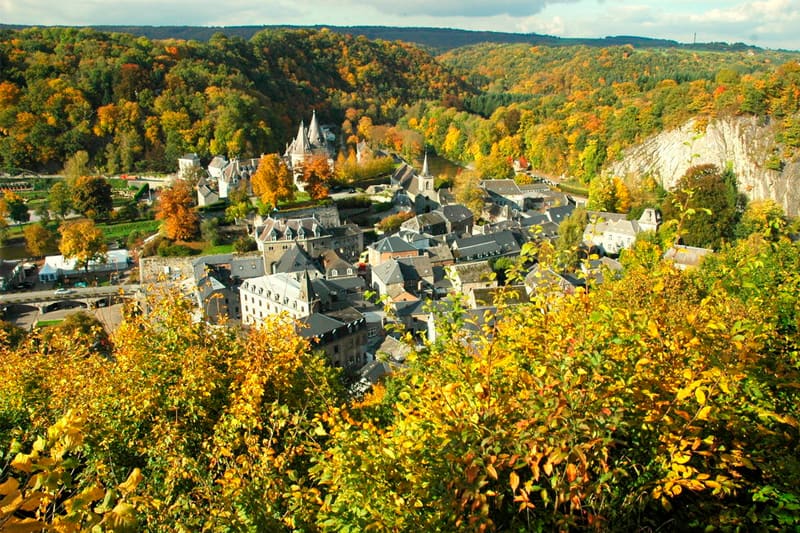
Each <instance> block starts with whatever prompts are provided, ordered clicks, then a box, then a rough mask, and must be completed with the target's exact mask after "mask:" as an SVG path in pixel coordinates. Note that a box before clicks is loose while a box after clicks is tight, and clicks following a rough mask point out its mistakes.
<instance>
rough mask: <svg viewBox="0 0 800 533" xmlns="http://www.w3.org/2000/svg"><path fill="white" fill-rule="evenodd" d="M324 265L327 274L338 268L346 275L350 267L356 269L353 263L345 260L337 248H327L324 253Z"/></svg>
mask: <svg viewBox="0 0 800 533" xmlns="http://www.w3.org/2000/svg"><path fill="white" fill-rule="evenodd" d="M322 265H323V267H324V268H325V272H326V274H327V273H330V272H331V271H332V270H336V271H337V272H339V273H341V274H345V275H346V273H347V269H348V268H350V269H353V271H355V267H354V266H353V264H352V263H350V262H348V261H345V260H344V259H343V258H342V256H341V255H339V252H337V251H336V250H325V252H323V253H322Z"/></svg>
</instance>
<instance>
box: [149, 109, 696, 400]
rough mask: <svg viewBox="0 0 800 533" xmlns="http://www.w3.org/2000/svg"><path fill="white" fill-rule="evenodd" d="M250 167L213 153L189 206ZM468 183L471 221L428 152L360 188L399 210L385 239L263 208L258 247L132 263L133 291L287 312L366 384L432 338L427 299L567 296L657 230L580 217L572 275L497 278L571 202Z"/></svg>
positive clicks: (307, 150)
mask: <svg viewBox="0 0 800 533" xmlns="http://www.w3.org/2000/svg"><path fill="white" fill-rule="evenodd" d="M331 137H332V135H331V134H330V132H328V131H323V130H322V128H320V127H319V125H318V123H317V120H316V116H315V115H314V116H313V117H312V120H311V122H310V124H309V126H308V127H305V126H304V125H303V124H302V123H301V124H300V126H299V129H298V134H297V137H296V138H295V139H294V140H293V141H292V142H291V143H290V144H289V145H288V146H287V150H286V153H285V154H284V157H283V159H284V161H285V162H286V164H287V165H288V166H289V167H290V168H291V169H293V171H294V176H295V184H296V186H298V188H301V187H302V186H303V184H302V182H300V181H299V180H298V176H299V175H300V174H299V173H298V172H297V169H298V168H300V167H301V166H302V163H303V161H304V160H305V159H306V158H308V157H311V156H312V155H313V156H319V155H320V154H326V155H327V156H328V157H330V158H331V159H332V157H333V155H332V151H331V149H330V145H331V144H332V143H331V142H330V140H331ZM363 149H364V151H366V150H367V149H366V148H363ZM257 164H258V160H257V159H256V160H246V161H240V160H236V159H234V160H231V161H228V160H227V159H226V158H224V157H215V158H214V159H213V160H212V161H211V163H210V164H209V166H208V168H207V177H204V178H202V179H201V180H200V181H199V182H198V185H197V188H196V192H197V203H198V204H199V205H208V204H209V203H214V202H218V201H220V200H221V199H225V198H226V197H227V195H228V193H229V191H231V190H234V189H235V188H237V187H242V186H245V187H247V186H248V180H249V178H250V176H251V175H252V173H253V172H254V171H255V169H256V167H257ZM199 165H200V162H199V158H197V156H196V155H194V154H188V155H187V156H185V157H183V158H182V159H181V160H180V163H179V168H180V170H179V175H187V174H190V173H196V172H197V170H198V168H199ZM521 170H522V169H520V171H521ZM480 188H481V193H482V196H483V199H484V207H483V211H482V213H481V215H480V217H479V218H478V219H477V220H476V216H475V214H474V213H473V212H472V211H471V210H470V209H469V208H467V207H466V206H465V205H462V204H459V203H456V202H455V199H454V197H453V194H452V192H451V191H450V190H449V189H439V190H436V189H435V188H434V176H432V175H431V173H430V172H429V169H428V160H427V155H426V156H425V158H424V160H423V163H422V168H421V169H419V170H417V169H415V168H413V167H412V166H411V165H410V164H408V163H406V162H402V163H400V164H399V166H398V167H397V169H396V170H395V171H394V173H393V174H392V175H391V177H390V178H389V180H388V183H386V184H379V185H372V186H370V187H368V188H367V189H366V190H365V192H364V193H365V194H367V195H369V196H375V195H381V196H380V197H379V198H386V196H387V195H388V197H389V198H391V201H392V204H393V209H394V210H395V211H396V212H400V213H407V217H409V218H408V219H407V220H405V221H404V222H402V224H401V225H400V227H399V230H398V231H396V232H394V233H391V234H382V235H376V236H375V237H374V238H373V240H372V242H365V234H368V235H371V234H373V232H367V231H365V230H370V229H372V228H363V227H359V226H358V225H356V224H354V223H352V222H350V221H349V220H348V218H347V216H346V215H347V210H340V209H339V207H337V205H336V203H327V204H325V205H318V206H309V207H304V208H300V209H291V210H286V211H280V210H275V211H273V212H272V213H270V214H268V215H266V216H263V215H258V214H255V215H252V216H251V217H250V218H249V219H248V220H247V221H246V225H247V227H248V228H249V231H250V235H251V236H252V238H253V239H254V240H255V242H256V246H257V250H256V251H253V252H250V253H228V254H217V255H211V256H201V257H178V258H176V257H158V256H153V257H143V258H141V259H140V262H139V280H138V281H139V283H140V284H141V286H142V287H148V286H152V285H154V284H163V283H165V282H166V283H171V284H174V285H175V286H178V287H180V288H181V290H182V291H183V293H184V294H187V295H189V296H190V297H191V299H192V301H193V302H194V305H195V308H196V319H197V320H205V321H208V322H210V323H215V324H218V323H224V324H227V325H228V326H229V327H242V328H249V327H257V326H258V324H259V323H260V322H261V321H262V320H263V319H264V318H265V317H266V316H268V315H274V314H278V313H285V314H287V315H288V316H290V317H292V318H293V319H295V320H297V322H298V323H299V324H301V328H300V333H301V335H303V336H304V337H306V338H308V339H311V340H312V342H313V344H314V346H315V349H318V350H322V351H324V352H325V354H326V356H327V358H328V360H329V361H330V363H331V364H332V365H333V366H335V367H340V368H343V369H344V370H346V371H347V372H348V374H349V375H351V376H353V377H354V378H355V380H356V381H357V382H358V383H361V384H362V385H364V386H369V385H370V384H371V383H375V382H376V381H377V380H378V379H379V378H380V377H381V376H382V375H384V374H386V373H387V372H390V371H391V369H392V368H393V367H394V366H396V365H402V364H403V361H404V359H405V357H406V356H407V354H408V353H409V351H410V350H412V347H410V346H409V345H408V344H407V343H403V342H400V341H399V338H400V337H401V336H403V335H405V334H410V338H411V339H415V340H416V342H422V340H423V339H428V340H434V339H435V338H436V336H437V331H436V324H437V320H436V314H437V311H436V309H437V305H436V302H437V301H441V300H444V299H446V298H448V296H449V295H458V296H459V297H461V298H463V302H464V303H465V305H466V306H467V307H468V312H469V313H470V314H471V315H472V316H474V317H476V318H477V319H480V317H483V316H484V315H485V313H486V312H487V311H489V312H490V313H489V315H491V311H492V310H493V306H494V305H495V299H496V297H497V296H498V295H499V294H500V293H501V292H502V293H503V294H505V295H506V296H507V295H508V294H512V295H513V297H514V299H515V300H516V301H525V300H526V299H528V298H530V296H531V295H532V294H534V293H535V292H536V291H558V292H564V293H570V292H573V291H574V290H575V289H576V288H578V287H586V286H587V282H589V280H591V282H592V283H595V282H598V281H602V279H603V277H604V276H609V275H612V276H613V275H614V273H615V272H618V271H619V270H621V268H622V267H621V265H620V263H619V262H618V261H617V260H616V259H615V258H616V257H617V256H618V255H619V253H620V251H621V250H623V249H624V248H628V247H630V246H632V245H633V243H634V241H635V239H636V236H637V235H638V234H639V233H640V232H644V231H655V230H656V229H657V228H658V225H659V222H660V219H659V216H658V213H657V212H656V211H655V210H653V209H646V210H645V211H644V213H643V214H642V215H641V217H640V218H639V219H638V220H627V219H626V218H625V215H622V214H616V213H601V212H590V213H589V216H590V221H591V222H590V223H589V224H588V225H587V226H586V228H585V230H584V232H583V239H582V243H581V247H582V249H583V250H584V251H585V258H587V260H586V261H584V262H583V263H582V265H583V266H582V267H581V269H580V270H578V271H577V272H555V271H553V270H551V269H549V268H547V269H540V268H539V265H538V264H537V263H536V261H535V258H531V257H527V262H526V263H524V264H523V266H524V268H525V269H526V270H525V272H524V273H523V274H524V275H522V276H520V279H512V280H508V281H507V280H506V279H505V277H506V276H505V272H504V271H503V270H502V269H503V268H504V267H505V266H508V265H510V264H514V263H515V262H519V260H520V259H519V258H520V256H521V254H522V253H523V249H525V248H526V245H527V244H528V243H534V244H535V243H537V242H541V241H542V240H554V239H556V238H557V237H558V226H559V224H561V223H562V222H563V221H564V220H565V219H567V218H568V217H569V216H570V215H571V214H572V213H573V211H574V210H575V209H576V207H578V206H579V205H581V203H582V202H583V200H582V199H580V198H575V197H573V196H571V195H568V194H564V193H561V192H558V191H555V190H553V189H552V188H551V187H550V186H549V185H548V184H546V183H532V184H529V185H518V184H517V182H515V181H514V180H511V179H498V180H484V181H482V182H481V184H480ZM671 253H672V259H673V261H675V263H676V264H677V265H678V266H680V267H684V266H687V265H688V266H691V265H693V264H697V262H698V259H699V258H700V257H701V256H702V255H704V254H705V253H707V250H703V249H693V248H690V247H681V248H680V250H678V251H677V252H676V250H673V251H672V252H671ZM589 258H591V260H588V259H589ZM406 337H407V338H408V335H406Z"/></svg>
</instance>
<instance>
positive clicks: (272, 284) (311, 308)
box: [239, 270, 319, 325]
mask: <svg viewBox="0 0 800 533" xmlns="http://www.w3.org/2000/svg"><path fill="white" fill-rule="evenodd" d="M239 298H240V306H239V308H240V310H241V313H242V323H243V324H248V325H249V324H258V323H260V322H261V321H262V320H263V319H264V318H265V317H266V316H268V315H274V314H278V313H281V312H284V311H285V312H287V313H288V314H289V315H291V316H292V317H293V318H298V319H299V318H305V317H307V316H309V315H311V314H312V313H315V312H316V311H317V310H318V309H319V298H317V295H316V293H315V291H314V288H313V287H312V285H311V275H309V272H308V271H307V270H306V271H303V272H294V273H291V274H286V273H279V274H272V275H268V276H260V277H257V278H252V279H248V280H246V281H245V282H244V283H242V285H241V286H240V287H239Z"/></svg>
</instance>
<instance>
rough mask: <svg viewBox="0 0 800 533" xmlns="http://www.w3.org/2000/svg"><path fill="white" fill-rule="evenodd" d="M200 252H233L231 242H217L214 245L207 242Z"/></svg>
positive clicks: (203, 253)
mask: <svg viewBox="0 0 800 533" xmlns="http://www.w3.org/2000/svg"><path fill="white" fill-rule="evenodd" d="M200 253H201V255H215V254H230V253H233V244H232V243H231V244H218V245H216V246H211V245H210V244H207V245H206V246H205V247H204V248H203V250H202V252H200Z"/></svg>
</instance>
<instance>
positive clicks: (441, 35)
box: [0, 24, 757, 53]
mask: <svg viewBox="0 0 800 533" xmlns="http://www.w3.org/2000/svg"><path fill="white" fill-rule="evenodd" d="M24 28H26V26H22V25H8V24H0V30H2V29H12V30H19V29H24ZM92 28H93V29H95V30H97V31H103V32H119V33H129V34H131V35H136V36H142V37H147V38H148V39H154V40H161V39H184V40H195V41H209V40H210V39H211V38H212V37H213V36H214V35H215V34H217V33H221V34H223V35H226V36H228V37H240V38H242V39H245V40H249V39H250V38H252V37H253V36H254V35H255V34H257V33H258V32H261V31H263V30H281V29H288V30H302V29H311V30H321V29H323V28H325V29H328V30H330V31H332V32H334V33H340V34H343V35H354V36H358V35H361V36H363V37H366V38H368V39H381V40H385V41H404V42H408V43H414V44H416V45H419V46H422V47H425V48H428V49H430V50H432V51H435V52H437V53H441V52H445V51H448V50H452V49H454V48H460V47H463V46H471V45H475V44H479V43H500V44H503V43H505V44H509V43H525V44H531V45H541V46H579V45H585V46H593V47H607V46H620V45H631V46H634V47H636V48H684V49H689V50H718V51H736V50H740V51H741V50H749V49H757V48H756V47H753V46H748V45H746V44H743V43H734V44H728V43H691V44H686V43H679V42H677V41H673V40H669V39H652V38H649V37H636V36H631V35H617V36H610V37H604V38H602V39H593V38H565V37H554V36H552V35H541V34H537V33H508V32H493V31H471V30H459V29H452V28H414V27H411V28H396V27H388V26H319V25H318V26H277V25H276V26H216V27H215V26H211V27H206V26H92Z"/></svg>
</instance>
